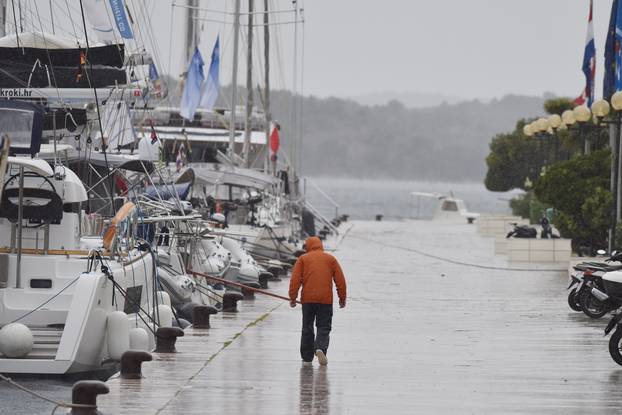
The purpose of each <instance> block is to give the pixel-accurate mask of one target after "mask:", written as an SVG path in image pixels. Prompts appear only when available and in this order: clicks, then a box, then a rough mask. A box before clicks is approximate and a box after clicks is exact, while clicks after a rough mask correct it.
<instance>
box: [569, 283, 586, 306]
mask: <svg viewBox="0 0 622 415" xmlns="http://www.w3.org/2000/svg"><path fill="white" fill-rule="evenodd" d="M568 305H569V306H570V308H571V309H572V310H573V311H583V310H581V304H579V295H578V293H577V289H576V288H573V289H572V290H570V292H569V293H568Z"/></svg>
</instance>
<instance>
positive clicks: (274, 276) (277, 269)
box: [268, 266, 287, 281]
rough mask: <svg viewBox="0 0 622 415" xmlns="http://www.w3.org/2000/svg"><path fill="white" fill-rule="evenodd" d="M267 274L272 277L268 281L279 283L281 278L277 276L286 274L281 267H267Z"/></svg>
mask: <svg viewBox="0 0 622 415" xmlns="http://www.w3.org/2000/svg"><path fill="white" fill-rule="evenodd" d="M268 272H269V273H270V274H271V275H272V277H271V278H270V281H281V278H279V276H280V275H284V274H287V273H286V272H285V270H284V269H283V267H276V266H273V267H269V268H268Z"/></svg>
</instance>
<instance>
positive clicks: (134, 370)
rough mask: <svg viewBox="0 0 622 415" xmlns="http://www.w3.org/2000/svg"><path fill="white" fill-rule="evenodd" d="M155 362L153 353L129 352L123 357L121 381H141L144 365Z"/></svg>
mask: <svg viewBox="0 0 622 415" xmlns="http://www.w3.org/2000/svg"><path fill="white" fill-rule="evenodd" d="M151 360H153V357H152V356H151V353H148V352H145V351H143V350H128V351H126V352H125V353H123V355H122V356H121V379H140V378H142V377H143V374H142V371H141V369H142V364H143V362H150V361H151Z"/></svg>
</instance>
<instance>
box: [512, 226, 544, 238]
mask: <svg viewBox="0 0 622 415" xmlns="http://www.w3.org/2000/svg"><path fill="white" fill-rule="evenodd" d="M510 225H513V226H514V229H512V230H511V231H510V232H508V234H507V235H506V236H505V237H506V238H512V237H514V238H536V237H537V236H538V231H537V230H536V229H535V228H532V227H531V226H527V225H519V224H518V223H510Z"/></svg>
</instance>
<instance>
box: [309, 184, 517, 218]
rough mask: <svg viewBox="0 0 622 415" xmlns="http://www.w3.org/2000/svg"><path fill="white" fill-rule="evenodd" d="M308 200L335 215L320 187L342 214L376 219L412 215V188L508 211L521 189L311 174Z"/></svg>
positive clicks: (477, 207)
mask: <svg viewBox="0 0 622 415" xmlns="http://www.w3.org/2000/svg"><path fill="white" fill-rule="evenodd" d="M302 183H303V184H302V191H305V189H306V196H307V199H308V200H309V202H310V203H311V204H312V205H313V206H314V207H316V208H317V209H318V210H320V212H322V214H323V215H325V216H326V217H327V218H330V219H332V218H333V217H335V212H336V210H335V206H334V205H333V204H332V203H331V202H330V201H329V200H328V199H327V198H326V197H325V196H323V195H322V193H321V192H320V191H319V190H318V188H319V189H321V191H322V192H324V193H326V194H327V195H328V196H329V197H330V198H331V199H333V201H335V202H337V204H338V205H339V209H338V211H339V214H348V215H350V217H351V218H353V219H361V220H373V219H374V217H375V216H376V215H383V216H384V218H385V219H406V218H409V217H411V210H412V209H411V196H410V194H411V193H412V192H426V193H439V194H443V195H446V196H449V195H452V194H453V196H454V197H456V198H458V199H462V200H464V202H465V204H466V206H467V208H468V210H469V211H471V212H477V213H498V214H509V213H510V207H509V200H510V199H512V198H514V197H516V196H517V195H519V194H521V192H520V191H511V192H491V191H489V190H487V189H486V187H485V186H484V184H483V183H474V182H465V183H449V182H418V181H400V180H363V179H345V178H344V179H334V178H325V177H319V178H309V179H307V181H306V185H305V182H304V180H303V182H302Z"/></svg>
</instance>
